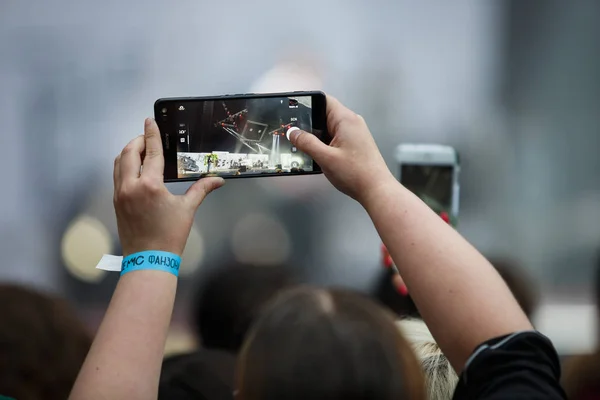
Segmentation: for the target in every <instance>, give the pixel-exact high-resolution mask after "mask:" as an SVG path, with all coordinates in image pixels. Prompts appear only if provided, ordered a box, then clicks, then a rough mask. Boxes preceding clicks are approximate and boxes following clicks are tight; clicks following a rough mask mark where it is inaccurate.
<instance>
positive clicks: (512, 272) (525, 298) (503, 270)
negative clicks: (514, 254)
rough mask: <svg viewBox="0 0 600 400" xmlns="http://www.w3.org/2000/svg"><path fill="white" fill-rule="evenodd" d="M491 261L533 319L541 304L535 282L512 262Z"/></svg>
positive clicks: (505, 260) (502, 260)
mask: <svg viewBox="0 0 600 400" xmlns="http://www.w3.org/2000/svg"><path fill="white" fill-rule="evenodd" d="M489 261H490V263H491V264H492V265H493V266H494V268H496V271H498V273H499V274H500V276H501V277H502V279H504V282H506V285H507V286H508V288H509V289H510V290H511V292H512V294H513V296H515V299H516V300H517V302H518V303H519V305H520V306H521V308H522V309H523V311H524V312H525V314H526V315H527V317H528V318H530V319H531V317H532V316H533V315H534V313H535V311H536V309H537V306H538V303H539V293H538V290H537V288H536V285H535V282H534V280H533V279H532V278H531V277H530V276H529V274H527V272H526V271H525V270H524V269H523V268H521V267H520V266H519V265H518V264H517V263H516V262H514V261H512V260H509V259H507V258H501V257H497V258H494V257H492V258H490V259H489Z"/></svg>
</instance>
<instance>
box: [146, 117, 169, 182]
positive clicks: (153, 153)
mask: <svg viewBox="0 0 600 400" xmlns="http://www.w3.org/2000/svg"><path fill="white" fill-rule="evenodd" d="M144 139H145V141H146V156H145V157H144V171H143V174H144V176H146V175H151V176H156V177H159V178H161V179H162V177H163V174H164V171H165V158H164V156H163V147H162V140H161V139H160V131H159V129H158V125H156V121H154V120H153V119H152V118H146V122H145V123H144Z"/></svg>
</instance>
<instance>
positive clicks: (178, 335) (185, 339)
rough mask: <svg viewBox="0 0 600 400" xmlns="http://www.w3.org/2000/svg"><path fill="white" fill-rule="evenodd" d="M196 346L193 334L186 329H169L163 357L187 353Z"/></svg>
mask: <svg viewBox="0 0 600 400" xmlns="http://www.w3.org/2000/svg"><path fill="white" fill-rule="evenodd" d="M197 347H198V343H197V342H196V339H195V337H194V335H192V334H191V333H190V332H188V331H187V330H184V329H181V328H173V329H171V330H169V333H168V335H167V341H166V343H165V352H164V353H165V357H167V356H170V355H174V354H182V353H189V352H191V351H193V350H195V349H196V348H197Z"/></svg>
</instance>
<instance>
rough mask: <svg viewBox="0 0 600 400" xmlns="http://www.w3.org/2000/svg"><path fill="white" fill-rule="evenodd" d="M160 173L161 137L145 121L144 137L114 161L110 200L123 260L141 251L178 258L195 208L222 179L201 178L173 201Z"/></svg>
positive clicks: (221, 182)
mask: <svg viewBox="0 0 600 400" xmlns="http://www.w3.org/2000/svg"><path fill="white" fill-rule="evenodd" d="M142 158H143V160H142ZM142 166H143V168H142ZM163 173H164V156H163V148H162V141H161V138H160V132H159V130H158V126H157V125H156V122H155V121H154V120H153V119H150V118H148V119H146V122H145V126H144V135H143V136H138V137H137V138H135V139H133V140H132V141H131V142H129V144H128V145H127V146H126V147H125V148H124V149H123V151H122V152H121V154H119V156H117V158H116V159H115V169H114V186H115V188H114V189H115V191H114V199H113V200H114V206H115V213H116V215H117V226H118V228H119V238H120V239H121V246H122V248H123V256H127V255H129V254H132V253H137V252H139V251H145V250H162V251H168V252H171V253H175V254H178V255H181V254H182V253H183V249H184V248H185V244H186V242H187V238H188V235H189V233H190V229H191V227H192V223H193V220H194V214H195V213H196V210H197V209H198V206H199V205H200V203H202V201H203V200H204V198H205V197H206V195H208V194H209V193H210V192H212V191H213V190H215V189H217V188H219V187H221V186H223V183H224V180H223V178H204V179H201V180H199V181H198V182H196V183H194V184H193V185H192V186H191V187H190V188H189V189H188V191H187V192H186V194H185V195H183V196H175V195H173V194H171V193H170V192H169V191H168V189H167V188H166V186H165V184H164V182H163Z"/></svg>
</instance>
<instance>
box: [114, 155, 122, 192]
mask: <svg viewBox="0 0 600 400" xmlns="http://www.w3.org/2000/svg"><path fill="white" fill-rule="evenodd" d="M120 181H121V154H120V153H119V155H118V156H117V157H116V158H115V166H114V168H113V185H114V187H115V191H117V190H118V189H119V187H120V186H121V184H120Z"/></svg>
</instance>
